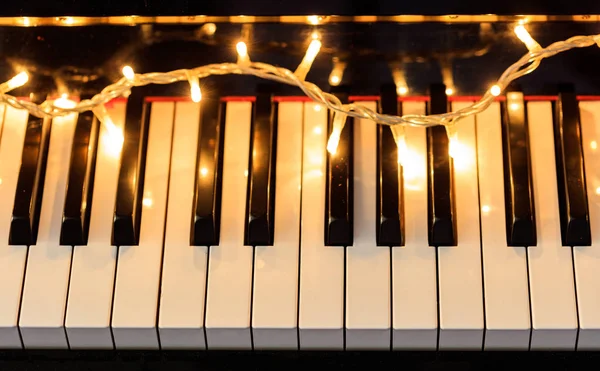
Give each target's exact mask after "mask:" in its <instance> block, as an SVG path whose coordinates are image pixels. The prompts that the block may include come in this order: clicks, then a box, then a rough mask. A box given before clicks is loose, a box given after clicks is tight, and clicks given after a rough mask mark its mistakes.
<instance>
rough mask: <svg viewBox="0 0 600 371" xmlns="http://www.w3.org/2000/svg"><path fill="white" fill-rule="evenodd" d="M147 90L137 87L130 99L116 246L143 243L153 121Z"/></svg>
mask: <svg viewBox="0 0 600 371" xmlns="http://www.w3.org/2000/svg"><path fill="white" fill-rule="evenodd" d="M146 93H147V91H146V89H145V88H134V89H132V93H131V95H130V96H129V98H128V100H127V110H126V115H125V126H124V130H123V137H124V141H123V148H122V150H121V166H120V168H119V178H118V183H117V197H116V200H115V212H114V218H113V231H112V245H114V246H132V245H137V244H138V243H139V237H140V223H141V213H142V193H143V189H144V175H145V174H144V173H145V171H144V170H145V168H146V149H147V146H148V125H149V122H150V104H149V103H146V102H145V99H144V98H145V96H146Z"/></svg>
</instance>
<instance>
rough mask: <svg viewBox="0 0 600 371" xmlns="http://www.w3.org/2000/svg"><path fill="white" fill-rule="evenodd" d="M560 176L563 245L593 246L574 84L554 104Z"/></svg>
mask: <svg viewBox="0 0 600 371" xmlns="http://www.w3.org/2000/svg"><path fill="white" fill-rule="evenodd" d="M554 141H555V142H554V143H555V148H556V176H557V181H558V200H559V203H558V205H559V210H560V224H561V232H562V233H561V235H562V243H563V246H590V245H591V244H592V236H591V231H590V217H589V215H590V214H589V209H588V199H587V192H586V187H585V184H586V182H585V172H584V161H583V148H582V144H581V121H580V119H579V104H578V102H577V97H576V96H575V92H574V89H573V87H572V86H566V87H564V88H563V89H561V92H560V93H559V95H558V101H556V103H555V104H554Z"/></svg>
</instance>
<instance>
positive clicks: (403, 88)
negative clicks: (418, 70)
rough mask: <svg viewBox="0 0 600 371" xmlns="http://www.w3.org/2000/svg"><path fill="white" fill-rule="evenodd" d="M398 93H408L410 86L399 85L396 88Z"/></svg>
mask: <svg viewBox="0 0 600 371" xmlns="http://www.w3.org/2000/svg"><path fill="white" fill-rule="evenodd" d="M396 93H397V94H398V95H406V94H408V88H407V87H406V86H398V87H397V88H396Z"/></svg>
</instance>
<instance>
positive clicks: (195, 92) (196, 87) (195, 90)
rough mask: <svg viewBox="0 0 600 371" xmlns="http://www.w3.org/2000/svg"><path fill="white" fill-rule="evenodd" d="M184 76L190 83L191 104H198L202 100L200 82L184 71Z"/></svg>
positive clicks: (196, 77)
mask: <svg viewBox="0 0 600 371" xmlns="http://www.w3.org/2000/svg"><path fill="white" fill-rule="evenodd" d="M186 75H187V78H188V82H189V83H190V96H191V97H192V102H194V103H198V102H200V101H201V100H202V91H201V90H200V80H199V79H198V76H196V75H193V74H191V73H190V72H189V71H186Z"/></svg>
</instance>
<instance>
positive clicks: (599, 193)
mask: <svg viewBox="0 0 600 371" xmlns="http://www.w3.org/2000/svg"><path fill="white" fill-rule="evenodd" d="M596 194H597V195H600V187H598V188H596Z"/></svg>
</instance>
